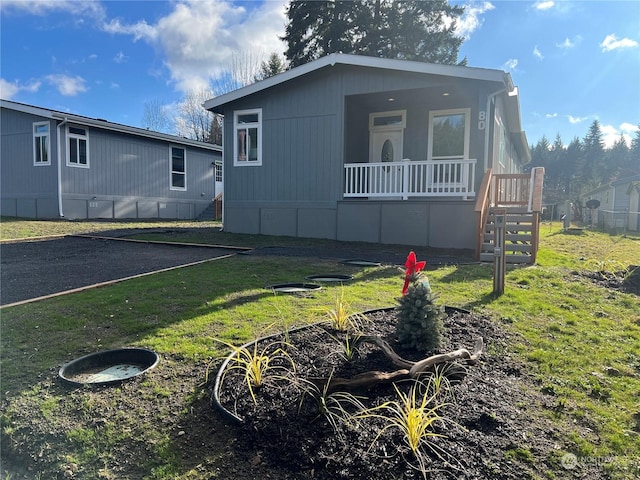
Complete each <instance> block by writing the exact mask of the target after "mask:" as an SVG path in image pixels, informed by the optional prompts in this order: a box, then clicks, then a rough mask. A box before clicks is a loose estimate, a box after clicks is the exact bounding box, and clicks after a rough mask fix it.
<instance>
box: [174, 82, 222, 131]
mask: <svg viewBox="0 0 640 480" xmlns="http://www.w3.org/2000/svg"><path fill="white" fill-rule="evenodd" d="M211 97H213V92H212V91H211V90H209V89H203V90H200V91H189V92H187V93H186V94H185V95H184V97H183V99H182V101H181V102H180V103H179V104H178V114H177V116H176V118H175V124H176V132H177V134H178V135H180V136H181V137H186V138H191V139H193V140H198V141H200V142H210V137H211V123H212V121H213V114H212V113H211V112H209V111H207V110H205V108H204V107H203V106H202V105H203V103H204V102H205V101H206V100H208V99H210V98H211Z"/></svg>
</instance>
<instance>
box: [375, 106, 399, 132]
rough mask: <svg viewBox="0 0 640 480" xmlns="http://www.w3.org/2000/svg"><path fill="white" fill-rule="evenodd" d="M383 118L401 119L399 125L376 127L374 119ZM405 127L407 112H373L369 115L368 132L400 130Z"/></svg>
mask: <svg viewBox="0 0 640 480" xmlns="http://www.w3.org/2000/svg"><path fill="white" fill-rule="evenodd" d="M384 117H401V120H400V123H392V124H388V125H376V124H375V121H376V118H384ZM406 127H407V111H406V110H391V111H388V112H373V113H370V114H369V131H371V130H373V131H384V130H400V129H405V128H406Z"/></svg>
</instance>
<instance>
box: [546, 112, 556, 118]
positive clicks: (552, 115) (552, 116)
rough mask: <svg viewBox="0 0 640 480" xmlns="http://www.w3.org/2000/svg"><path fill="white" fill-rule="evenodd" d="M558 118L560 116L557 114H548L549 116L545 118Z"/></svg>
mask: <svg viewBox="0 0 640 480" xmlns="http://www.w3.org/2000/svg"><path fill="white" fill-rule="evenodd" d="M557 116H558V114H557V113H547V114H546V115H545V117H546V118H556V117H557Z"/></svg>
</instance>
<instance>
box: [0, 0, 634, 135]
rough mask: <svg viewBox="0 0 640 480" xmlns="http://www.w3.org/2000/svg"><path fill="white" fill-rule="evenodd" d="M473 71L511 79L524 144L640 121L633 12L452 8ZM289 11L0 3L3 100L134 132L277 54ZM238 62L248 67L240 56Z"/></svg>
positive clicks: (250, 6) (277, 1)
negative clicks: (190, 96)
mask: <svg viewBox="0 0 640 480" xmlns="http://www.w3.org/2000/svg"><path fill="white" fill-rule="evenodd" d="M454 3H456V4H461V5H465V6H466V8H467V12H466V13H465V15H464V17H463V18H462V19H461V21H460V22H459V25H458V33H459V35H461V36H463V37H464V38H465V39H466V40H465V42H464V43H463V46H462V48H461V52H460V54H461V55H460V57H461V58H462V57H467V59H468V64H469V66H477V67H485V68H496V69H501V70H505V71H509V72H510V73H511V75H512V77H513V80H514V83H515V84H516V85H517V86H518V87H519V90H520V95H521V111H522V120H523V126H524V129H525V131H526V133H527V137H528V140H529V143H536V142H537V141H538V140H539V139H540V138H541V137H542V135H546V136H547V138H549V140H550V141H553V140H554V138H555V136H556V134H558V133H559V134H560V135H561V137H562V140H563V141H564V143H565V144H567V143H569V142H570V141H571V140H572V139H573V138H574V137H576V136H577V137H580V138H582V137H584V135H585V134H586V133H587V130H588V127H589V125H590V124H591V123H592V122H593V120H594V119H598V120H599V122H600V124H601V126H602V131H603V134H604V138H605V142H606V143H607V144H611V143H612V142H613V141H615V140H616V139H618V138H619V137H620V135H621V134H622V135H624V136H625V138H627V139H628V140H630V139H631V138H633V137H634V136H635V130H636V129H637V126H638V124H640V2H639V1H637V0H627V1H558V0H555V1H552V0H549V1H537V2H529V1H515V0H512V1H490V2H489V1H486V2H468V1H455V2H454ZM285 7H286V0H267V1H263V2H260V1H239V2H231V1H225V0H191V1H188V0H184V1H171V2H169V1H102V2H98V1H90V2H87V1H82V0H38V1H33V2H29V1H23V0H18V1H14V0H0V35H1V37H0V42H1V43H0V49H1V50H0V97H2V98H3V99H7V100H14V101H17V102H23V103H27V104H32V105H37V106H42V107H46V108H52V109H55V110H61V111H67V112H70V113H75V114H79V115H86V116H89V117H96V118H104V119H107V120H109V121H112V122H117V123H123V124H127V125H132V126H142V119H143V114H144V105H145V103H149V102H161V103H163V104H166V105H168V106H169V108H175V106H176V105H178V103H179V102H180V101H181V99H182V98H183V97H184V94H185V92H186V91H188V90H190V89H194V90H202V89H203V88H206V87H211V86H212V85H216V84H218V85H219V83H220V78H223V77H224V75H225V73H227V72H228V71H229V69H230V68H231V66H232V65H233V62H234V61H237V59H238V58H243V57H242V55H243V52H251V54H250V55H251V58H253V59H257V58H258V57H259V56H260V55H264V56H267V55H268V54H269V53H270V52H273V51H277V52H283V51H284V44H283V43H282V42H281V41H280V40H279V39H278V37H279V36H281V35H283V34H284V27H285V24H286V18H285ZM244 58H246V57H244Z"/></svg>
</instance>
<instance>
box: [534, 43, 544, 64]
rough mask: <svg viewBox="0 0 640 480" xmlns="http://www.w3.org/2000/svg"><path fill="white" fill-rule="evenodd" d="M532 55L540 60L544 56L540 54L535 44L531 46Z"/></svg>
mask: <svg viewBox="0 0 640 480" xmlns="http://www.w3.org/2000/svg"><path fill="white" fill-rule="evenodd" d="M533 56H534V57H536V58H537V59H539V60H542V59H543V58H544V56H543V55H542V52H541V51H540V49H539V48H538V46H537V45H536V46H535V47H533Z"/></svg>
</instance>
